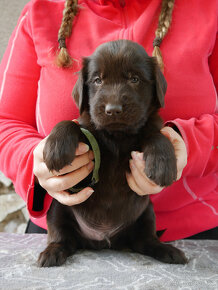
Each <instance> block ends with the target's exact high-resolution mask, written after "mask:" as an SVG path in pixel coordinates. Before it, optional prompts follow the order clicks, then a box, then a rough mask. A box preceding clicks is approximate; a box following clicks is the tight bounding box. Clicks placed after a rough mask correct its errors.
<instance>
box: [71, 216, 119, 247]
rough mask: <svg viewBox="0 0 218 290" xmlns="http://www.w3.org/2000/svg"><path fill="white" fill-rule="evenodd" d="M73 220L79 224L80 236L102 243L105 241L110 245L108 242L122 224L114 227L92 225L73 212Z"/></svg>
mask: <svg viewBox="0 0 218 290" xmlns="http://www.w3.org/2000/svg"><path fill="white" fill-rule="evenodd" d="M74 215H75V218H76V220H77V223H78V224H79V227H80V231H81V234H82V235H83V236H84V237H85V238H88V239H90V240H95V241H103V240H107V241H108V243H109V245H110V240H109V238H111V237H112V236H114V235H115V234H116V233H117V232H118V231H119V230H120V229H121V228H122V226H123V225H122V224H121V225H118V226H116V227H114V226H110V225H105V224H101V225H99V224H93V223H88V222H87V221H85V220H84V219H83V218H82V217H81V216H80V215H79V214H78V213H77V212H75V211H74Z"/></svg>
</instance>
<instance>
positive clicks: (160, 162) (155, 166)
mask: <svg viewBox="0 0 218 290" xmlns="http://www.w3.org/2000/svg"><path fill="white" fill-rule="evenodd" d="M144 160H145V173H146V175H147V176H148V177H149V178H150V179H151V180H153V181H154V182H155V183H156V184H157V185H160V186H169V185H171V184H172V183H173V181H175V180H176V178H177V164H176V156H175V152H174V148H173V145H172V144H171V142H170V141H169V140H168V139H167V138H166V137H164V136H163V137H161V138H160V140H159V142H154V144H149V145H147V146H146V147H145V150H144Z"/></svg>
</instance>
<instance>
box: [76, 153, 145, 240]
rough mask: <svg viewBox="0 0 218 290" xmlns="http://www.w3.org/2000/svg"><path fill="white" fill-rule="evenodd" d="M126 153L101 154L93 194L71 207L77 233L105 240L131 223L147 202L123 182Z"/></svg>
mask: <svg viewBox="0 0 218 290" xmlns="http://www.w3.org/2000/svg"><path fill="white" fill-rule="evenodd" d="M128 164H129V156H126V157H125V158H118V157H116V156H113V155H110V154H108V155H104V156H102V161H101V167H100V171H99V182H98V183H97V184H96V185H95V187H94V193H93V194H92V196H91V197H90V198H89V199H88V200H87V201H86V202H84V203H82V204H81V205H79V206H78V207H76V208H75V209H74V216H75V218H76V220H77V223H78V225H79V229H80V232H81V234H82V235H83V236H84V237H86V238H88V239H91V240H98V241H101V240H109V239H110V238H111V237H113V236H114V235H115V234H117V233H118V232H119V231H121V230H122V229H123V228H125V227H126V226H127V225H129V224H131V223H132V222H134V221H135V220H136V219H137V218H138V217H139V216H140V215H141V214H142V212H143V211H144V210H145V208H146V205H147V201H145V200H143V199H142V198H141V197H139V196H138V195H137V194H136V193H134V192H133V191H132V190H131V189H130V188H129V186H128V184H127V181H126V171H127V170H128V168H129V165H128Z"/></svg>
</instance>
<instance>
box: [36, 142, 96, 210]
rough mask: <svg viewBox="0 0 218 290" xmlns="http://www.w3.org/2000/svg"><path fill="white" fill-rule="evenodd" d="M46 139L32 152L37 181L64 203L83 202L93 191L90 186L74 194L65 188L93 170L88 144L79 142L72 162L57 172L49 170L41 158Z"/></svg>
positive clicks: (91, 153) (91, 154) (73, 184)
mask: <svg viewBox="0 0 218 290" xmlns="http://www.w3.org/2000/svg"><path fill="white" fill-rule="evenodd" d="M46 139H47V138H45V139H43V140H42V141H41V142H40V143H39V144H38V145H37V146H36V148H35V149H34V152H33V162H34V165H33V173H34V174H35V176H36V178H37V181H38V182H39V184H40V185H41V186H42V187H43V188H44V189H45V190H46V191H47V192H48V194H49V195H51V196H52V197H53V198H55V199H56V200H58V201H59V202H60V203H62V204H64V205H68V206H72V205H75V204H79V203H82V202H84V201H85V200H86V199H88V198H89V197H90V196H91V194H92V193H93V189H92V188H91V187H86V188H84V189H83V190H81V191H80V192H78V193H76V194H70V193H68V192H67V191H66V189H68V188H71V187H73V186H75V185H76V184H77V183H79V182H80V181H81V180H83V179H84V178H85V177H86V176H88V175H89V174H90V172H91V171H92V170H93V168H94V162H93V161H92V160H93V159H94V154H93V152H92V151H91V150H89V147H88V145H86V144H84V143H79V146H78V148H77V149H76V152H75V155H76V157H75V159H74V160H73V162H72V163H71V164H70V165H67V166H65V167H64V168H62V169H61V170H60V171H59V172H55V171H53V172H51V171H49V170H48V168H47V166H46V164H45V162H44V160H43V149H44V146H45V142H46Z"/></svg>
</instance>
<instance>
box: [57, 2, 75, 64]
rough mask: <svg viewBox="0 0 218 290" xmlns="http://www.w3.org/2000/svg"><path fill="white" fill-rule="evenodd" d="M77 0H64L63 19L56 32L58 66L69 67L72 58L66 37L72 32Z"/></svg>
mask: <svg viewBox="0 0 218 290" xmlns="http://www.w3.org/2000/svg"><path fill="white" fill-rule="evenodd" d="M77 2H78V1H77V0H66V1H65V9H64V11H63V19H62V23H61V27H60V29H59V32H58V42H59V49H60V51H59V53H58V56H57V65H58V66H59V67H70V66H71V65H72V58H71V56H70V55H69V53H68V51H67V47H66V38H67V37H70V35H71V32H72V23H73V20H74V17H75V15H76V14H77V11H78V5H77Z"/></svg>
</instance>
